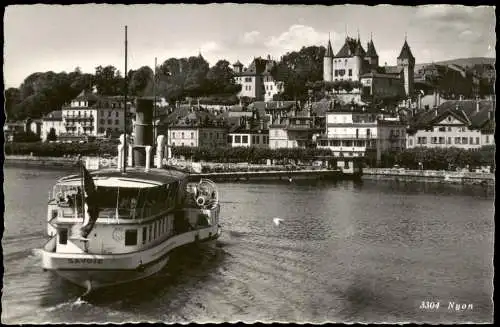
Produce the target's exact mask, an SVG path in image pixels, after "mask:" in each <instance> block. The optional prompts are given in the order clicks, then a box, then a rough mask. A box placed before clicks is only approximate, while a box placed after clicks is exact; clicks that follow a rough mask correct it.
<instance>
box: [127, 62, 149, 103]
mask: <svg viewBox="0 0 500 327" xmlns="http://www.w3.org/2000/svg"><path fill="white" fill-rule="evenodd" d="M153 78H154V72H153V70H152V69H151V68H150V67H149V66H142V67H141V68H139V69H138V70H135V71H131V72H130V73H129V75H128V79H129V84H128V88H129V91H130V93H131V94H132V95H136V96H145V95H153V83H154V81H153Z"/></svg>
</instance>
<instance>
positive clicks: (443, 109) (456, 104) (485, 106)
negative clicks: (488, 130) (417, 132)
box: [410, 100, 495, 129]
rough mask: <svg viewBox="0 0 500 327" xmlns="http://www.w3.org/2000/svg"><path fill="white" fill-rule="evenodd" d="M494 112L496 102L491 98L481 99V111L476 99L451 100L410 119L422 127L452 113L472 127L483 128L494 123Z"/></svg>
mask: <svg viewBox="0 0 500 327" xmlns="http://www.w3.org/2000/svg"><path fill="white" fill-rule="evenodd" d="M436 110H437V111H436ZM489 112H492V115H491V119H490V118H489ZM494 113H495V102H494V101H491V100H480V101H479V111H477V102H476V100H449V101H446V102H444V103H442V104H441V105H440V106H439V107H438V108H436V109H430V110H427V111H424V112H420V113H418V114H417V115H415V116H414V117H413V118H412V119H411V120H410V125H411V126H412V127H414V128H416V129H422V128H425V127H428V126H432V125H433V124H435V123H437V122H439V121H441V120H442V119H444V118H445V117H446V116H448V115H452V116H454V117H456V118H457V119H458V120H460V121H462V122H464V123H465V124H466V125H468V126H469V128H471V129H482V128H485V127H487V125H488V124H489V123H493V125H494V121H495V115H494Z"/></svg>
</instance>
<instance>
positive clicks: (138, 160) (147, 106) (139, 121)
mask: <svg viewBox="0 0 500 327" xmlns="http://www.w3.org/2000/svg"><path fill="white" fill-rule="evenodd" d="M135 117H136V118H135V121H136V126H135V140H134V143H135V145H143V146H152V145H153V125H152V123H153V101H152V100H149V99H139V98H138V99H136V112H135ZM147 157H148V158H147ZM133 158H134V163H135V164H136V165H137V166H144V165H146V163H149V160H150V158H149V153H148V152H147V151H146V152H143V149H141V148H136V149H134V152H133Z"/></svg>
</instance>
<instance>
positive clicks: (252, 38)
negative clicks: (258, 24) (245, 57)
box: [241, 31, 260, 44]
mask: <svg viewBox="0 0 500 327" xmlns="http://www.w3.org/2000/svg"><path fill="white" fill-rule="evenodd" d="M241 41H242V42H243V43H244V44H255V43H257V41H260V32H259V31H251V32H246V33H245V34H243V39H242V40H241Z"/></svg>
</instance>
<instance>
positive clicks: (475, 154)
mask: <svg viewBox="0 0 500 327" xmlns="http://www.w3.org/2000/svg"><path fill="white" fill-rule="evenodd" d="M381 161H382V162H381V165H382V166H383V167H392V166H393V165H395V164H397V165H399V166H401V167H405V168H410V169H420V168H423V169H432V170H453V169H454V168H465V167H480V166H491V167H494V166H495V146H494V145H487V146H483V147H481V148H480V149H469V150H466V149H460V148H455V147H451V148H420V147H419V148H412V149H407V150H404V151H402V152H386V153H383V154H382V157H381ZM420 164H421V165H420Z"/></svg>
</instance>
